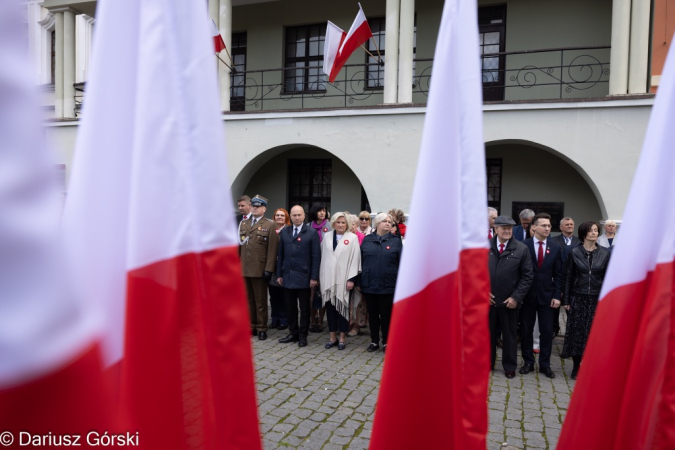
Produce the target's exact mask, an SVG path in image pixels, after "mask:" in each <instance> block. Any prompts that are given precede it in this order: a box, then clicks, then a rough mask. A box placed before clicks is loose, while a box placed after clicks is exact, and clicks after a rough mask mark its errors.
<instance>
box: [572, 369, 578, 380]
mask: <svg viewBox="0 0 675 450" xmlns="http://www.w3.org/2000/svg"><path fill="white" fill-rule="evenodd" d="M577 375H579V368H578V367H575V368H574V369H572V375H570V378H571V379H573V380H576V379H577Z"/></svg>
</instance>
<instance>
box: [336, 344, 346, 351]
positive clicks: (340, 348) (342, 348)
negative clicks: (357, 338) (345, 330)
mask: <svg viewBox="0 0 675 450" xmlns="http://www.w3.org/2000/svg"><path fill="white" fill-rule="evenodd" d="M346 346H347V344H345V343H344V342H340V343H339V344H338V350H344V349H345V347H346Z"/></svg>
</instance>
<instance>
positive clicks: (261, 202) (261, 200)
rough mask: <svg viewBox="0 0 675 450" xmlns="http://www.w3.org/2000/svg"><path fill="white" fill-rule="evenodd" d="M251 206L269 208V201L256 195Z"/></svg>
mask: <svg viewBox="0 0 675 450" xmlns="http://www.w3.org/2000/svg"><path fill="white" fill-rule="evenodd" d="M251 206H267V199H266V198H265V197H261V196H260V195H256V196H255V197H253V198H252V199H251Z"/></svg>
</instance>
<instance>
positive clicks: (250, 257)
mask: <svg viewBox="0 0 675 450" xmlns="http://www.w3.org/2000/svg"><path fill="white" fill-rule="evenodd" d="M239 243H240V244H241V246H240V247H239V254H240V256H241V269H242V273H243V275H244V276H245V277H262V276H263V273H264V272H272V273H274V272H276V266H277V252H278V250H279V235H278V234H277V232H276V225H275V224H274V222H273V221H271V220H270V219H267V218H265V217H262V218H261V219H260V220H259V221H258V223H256V224H255V226H254V227H251V219H246V220H244V221H243V222H242V223H241V226H240V227H239Z"/></svg>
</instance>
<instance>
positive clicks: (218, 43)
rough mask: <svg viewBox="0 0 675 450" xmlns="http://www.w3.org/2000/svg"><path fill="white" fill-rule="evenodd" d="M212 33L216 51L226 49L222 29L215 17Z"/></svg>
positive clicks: (212, 22) (212, 23) (212, 21)
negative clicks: (217, 24) (219, 28)
mask: <svg viewBox="0 0 675 450" xmlns="http://www.w3.org/2000/svg"><path fill="white" fill-rule="evenodd" d="M211 35H212V36H213V47H214V49H215V50H216V53H220V52H222V51H223V50H225V48H226V47H225V41H223V37H222V36H221V35H220V30H218V26H216V21H215V20H213V19H211Z"/></svg>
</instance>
